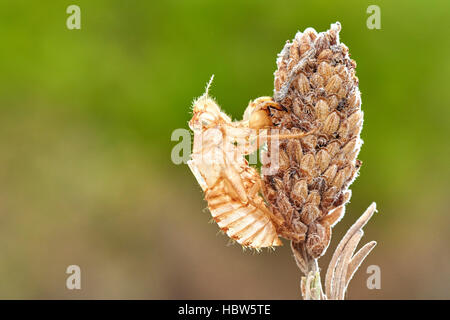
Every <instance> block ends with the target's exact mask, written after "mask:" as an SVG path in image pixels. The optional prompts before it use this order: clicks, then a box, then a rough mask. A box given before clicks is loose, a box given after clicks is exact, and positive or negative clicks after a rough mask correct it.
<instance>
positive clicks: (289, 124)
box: [263, 23, 363, 258]
mask: <svg viewBox="0 0 450 320" xmlns="http://www.w3.org/2000/svg"><path fill="white" fill-rule="evenodd" d="M340 29H341V26H340V24H339V23H336V24H333V25H331V28H330V30H328V31H326V32H322V33H319V34H318V33H317V32H315V31H314V30H313V29H307V30H305V31H304V32H303V33H301V32H299V33H297V34H296V36H295V39H294V40H293V41H292V42H288V43H287V44H286V46H285V47H284V49H283V50H282V51H281V53H280V54H279V55H278V59H277V67H278V68H277V70H276V71H275V90H274V100H275V102H277V103H279V104H280V105H281V106H283V107H284V109H283V110H274V111H273V112H271V114H270V116H271V117H272V122H273V126H274V127H276V128H279V129H285V130H286V131H284V132H286V133H287V134H289V133H293V132H296V133H298V132H304V133H308V134H307V135H306V136H304V137H302V138H299V139H295V140H291V141H288V142H283V143H282V144H281V145H280V159H282V161H280V162H281V166H280V169H279V170H278V172H276V173H275V174H273V172H272V173H271V175H265V176H263V178H264V184H268V185H269V184H270V185H273V181H274V180H273V178H279V179H281V180H280V181H281V183H282V184H283V187H282V188H278V189H277V190H283V191H282V192H283V194H282V195H280V194H277V195H276V196H274V194H273V192H271V191H270V190H271V189H270V188H264V190H268V191H265V193H266V192H267V194H266V199H267V201H268V203H269V204H270V205H271V209H272V210H273V211H274V212H279V213H280V214H282V215H283V216H285V217H286V214H285V213H283V210H288V212H289V213H288V214H287V215H289V216H290V218H291V220H285V222H284V224H283V226H282V227H280V228H279V229H277V231H278V232H279V234H280V235H281V236H282V237H285V238H288V239H291V240H293V241H299V240H298V239H301V237H300V234H297V233H296V232H297V231H296V230H297V229H298V225H299V224H298V223H302V224H301V225H300V226H302V228H300V233H301V236H305V234H306V238H305V240H304V241H305V246H306V249H307V252H308V253H309V254H310V255H311V256H312V257H313V258H317V257H319V256H320V255H322V254H323V253H324V250H325V249H326V248H327V246H328V243H329V240H330V236H331V227H330V226H323V225H321V224H320V223H319V220H320V219H321V218H322V217H325V216H326V215H327V214H328V213H329V212H330V211H332V210H334V209H336V208H337V207H339V206H342V205H344V204H345V203H346V202H347V201H348V200H349V198H350V192H349V191H348V190H347V188H348V186H349V185H350V183H351V182H352V181H353V180H354V178H355V177H356V175H357V172H358V169H359V167H360V161H359V160H357V159H356V157H357V155H358V153H359V149H360V146H361V139H360V137H359V134H360V132H361V128H362V122H363V113H362V111H361V109H360V106H361V98H360V93H359V89H358V78H357V77H356V75H355V67H356V63H355V62H354V61H353V60H351V59H350V57H349V55H348V48H347V47H346V46H345V45H344V44H342V43H341V42H340V41H339V31H340ZM286 110H287V111H286ZM267 152H268V153H270V151H267ZM283 152H284V153H283ZM285 158H286V159H289V164H287V160H286V161H285V160H283V159H285ZM286 172H296V174H295V175H289V179H286ZM277 190H276V192H281V191H277ZM284 192H285V193H284ZM280 198H282V201H281V202H280ZM287 203H289V204H290V206H288V205H287ZM294 221H296V223H297V225H295V226H294ZM304 228H306V230H304Z"/></svg>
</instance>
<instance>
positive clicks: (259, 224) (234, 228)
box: [205, 180, 281, 249]
mask: <svg viewBox="0 0 450 320" xmlns="http://www.w3.org/2000/svg"><path fill="white" fill-rule="evenodd" d="M224 190H226V189H225V185H224V181H223V180H222V181H218V182H217V183H216V184H215V185H214V186H213V187H212V188H211V189H207V190H206V191H205V199H206V201H208V208H209V210H210V211H211V215H212V216H213V218H214V220H215V221H216V222H217V224H218V225H219V227H220V228H221V229H222V231H224V232H225V233H226V234H227V235H228V236H229V237H230V238H232V239H233V240H235V241H237V242H238V243H239V244H241V245H242V246H244V247H250V248H255V249H259V248H264V247H272V246H279V245H281V241H280V239H279V238H278V236H277V232H276V230H275V226H274V224H273V222H272V220H271V219H270V217H268V216H267V214H265V213H264V212H263V211H262V210H261V209H260V208H258V207H256V206H254V205H252V204H251V203H249V202H247V203H246V204H243V203H242V202H240V201H238V200H236V199H233V198H232V197H231V196H230V195H229V194H227V193H226V192H225V191H224ZM258 197H259V196H258ZM261 200H262V199H261ZM261 205H264V203H263V202H261Z"/></svg>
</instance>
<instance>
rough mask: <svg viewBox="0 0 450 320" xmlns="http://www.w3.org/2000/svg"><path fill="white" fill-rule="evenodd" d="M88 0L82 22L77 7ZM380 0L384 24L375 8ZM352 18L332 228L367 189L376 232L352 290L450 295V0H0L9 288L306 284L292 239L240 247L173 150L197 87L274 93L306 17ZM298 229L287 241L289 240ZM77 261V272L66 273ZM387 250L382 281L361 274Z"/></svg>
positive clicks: (232, 292) (251, 288) (72, 295)
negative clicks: (349, 112) (339, 205)
mask: <svg viewBox="0 0 450 320" xmlns="http://www.w3.org/2000/svg"><path fill="white" fill-rule="evenodd" d="M70 4H77V5H79V6H80V7H81V19H82V22H81V23H82V29H81V30H68V29H67V28H66V19H67V17H68V14H66V8H67V6H68V5H70ZM371 4H376V5H379V6H380V8H381V28H382V29H381V30H369V29H368V28H367V27H366V20H367V18H368V16H369V14H367V13H366V9H367V7H368V6H369V5H371ZM335 21H340V22H341V24H342V31H341V41H342V42H344V43H345V44H346V45H347V46H348V47H349V48H350V52H351V55H352V58H353V59H355V60H356V61H357V63H358V68H357V75H358V77H359V79H360V90H361V92H362V101H363V104H362V108H363V110H364V112H365V125H364V130H363V132H362V137H363V140H364V142H365V144H364V145H363V148H362V151H361V154H360V159H361V160H362V161H363V162H364V165H363V167H362V169H361V175H360V177H359V178H358V179H357V180H356V181H355V183H354V184H353V185H352V190H353V197H352V201H351V203H350V204H349V205H348V207H347V214H346V216H345V218H344V219H343V220H342V221H341V222H340V223H339V224H338V226H337V227H336V228H335V232H334V235H333V241H332V244H331V246H330V248H329V249H328V254H327V256H326V257H324V258H322V259H321V262H320V265H321V266H322V267H323V268H325V267H326V265H327V263H328V260H329V256H330V255H331V253H332V251H333V249H334V247H335V246H336V242H337V240H338V239H340V238H341V236H342V235H343V233H344V231H345V230H346V229H347V228H348V227H349V226H350V225H351V224H352V223H353V222H354V221H355V220H356V218H357V217H358V216H359V215H360V214H361V213H362V212H363V210H364V209H365V208H366V207H367V206H368V205H369V204H370V203H371V202H372V201H376V202H377V204H378V209H379V213H378V214H377V215H375V216H374V218H373V220H372V221H371V222H370V223H369V225H367V226H366V228H365V232H366V233H365V236H364V238H363V241H365V242H367V241H368V240H372V239H376V240H377V241H378V242H379V244H378V246H377V247H376V248H375V250H374V251H373V253H372V254H371V255H370V256H369V258H368V259H367V261H366V262H365V263H364V264H363V266H362V268H361V269H360V270H359V272H358V273H357V275H356V276H355V278H354V279H353V281H352V283H351V285H350V288H349V293H348V298H349V299H357V298H368V299H395V298H399V299H419V298H424V299H431V298H437V299H449V298H450V250H449V248H448V247H449V244H450V215H449V205H450V194H449V187H450V183H449V179H450V170H449V162H450V148H449V142H448V140H447V139H449V138H450V120H449V119H450V103H449V102H450V88H449V85H450V81H449V75H450V39H449V38H450V37H449V30H450V2H449V1H444V0H443V1H434V0H433V1H432V0H430V1H420V0H415V1H339V2H338V1H283V0H282V1H262V0H247V1H234V0H233V1H223V2H219V1H214V2H213V1H200V0H191V1H164V2H163V1H159V2H154V3H153V2H151V1H144V0H141V1H137V0H134V1H133V0H128V1H124V0H116V1H112V0H94V1H92V0H91V1H87V0H85V1H75V0H73V1H19V0H3V1H1V3H0V39H1V50H0V146H1V152H0V168H1V169H0V298H8V299H9V298H27V299H28V298H37V299H41V298H50V299H53V298H62V299H66V298H68V299H77V298H105V299H108V298H124V299H128V298H136V299H145V298H150V299H151V298H158V299H173V298H193V299H194V298H201V299H213V298H214V299H222V298H224V299H228V298H230V299H231V298H233V299H241V298H249V299H260V298H264V299H297V298H299V279H300V274H299V272H298V269H297V268H296V266H295V263H294V261H293V259H292V257H291V253H290V250H289V247H288V246H287V245H285V246H284V247H281V248H278V249H277V250H276V251H275V252H270V253H268V252H266V251H264V252H263V253H261V254H254V253H252V252H250V251H246V252H243V251H242V249H241V248H240V247H239V246H237V245H232V246H227V243H228V240H227V238H226V237H225V236H223V235H221V234H218V228H217V226H216V225H214V224H209V223H208V221H209V220H210V216H209V214H208V212H207V211H205V210H204V208H205V207H206V203H205V202H204V201H203V199H202V193H201V192H200V188H199V186H198V185H197V182H196V181H195V179H194V177H193V176H192V174H191V173H190V171H189V169H188V167H187V166H186V165H183V164H182V165H178V166H176V165H174V164H173V163H172V162H171V158H170V152H171V149H172V148H173V146H174V145H175V144H176V143H177V142H176V141H175V142H173V141H171V139H170V137H171V133H172V131H173V130H174V129H175V128H187V121H188V120H189V118H190V107H191V102H192V100H193V98H194V97H196V96H199V95H200V94H202V93H203V90H204V87H205V84H206V82H207V81H208V79H209V78H210V76H211V74H213V73H214V74H215V81H214V85H213V88H212V94H213V95H214V96H215V97H217V99H218V101H219V103H220V105H221V106H222V107H223V108H224V109H225V110H226V111H227V112H228V113H229V114H231V115H232V116H233V117H234V118H240V117H241V116H242V113H243V110H244V108H245V107H246V105H247V103H248V101H249V100H250V99H252V98H256V97H258V96H262V95H271V94H272V90H273V72H274V70H275V68H276V65H275V58H276V54H277V53H278V52H279V51H280V50H281V49H282V47H283V45H284V43H285V41H286V40H288V39H292V38H293V37H294V35H295V33H296V32H297V30H304V29H305V28H307V27H314V28H315V29H316V30H318V31H324V30H326V29H328V28H329V26H330V24H331V23H333V22H335ZM285 244H288V243H285ZM71 264H76V265H79V266H80V267H81V272H82V290H79V291H77V290H73V291H70V290H67V289H66V287H65V281H66V277H67V275H66V273H65V270H66V268H67V266H68V265H71ZM371 264H376V265H379V266H380V268H381V276H382V282H381V290H369V289H367V287H366V279H367V278H368V276H369V275H368V274H367V273H366V269H367V266H369V265H371Z"/></svg>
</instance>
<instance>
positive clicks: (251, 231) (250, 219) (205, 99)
mask: <svg viewBox="0 0 450 320" xmlns="http://www.w3.org/2000/svg"><path fill="white" fill-rule="evenodd" d="M208 87H209V84H208ZM208 87H207V89H206V92H205V94H203V95H202V96H201V97H200V98H198V99H197V100H195V101H194V103H193V116H192V119H191V120H190V121H189V127H190V128H191V130H192V131H193V133H194V143H193V150H192V153H191V159H190V160H189V161H188V166H189V168H190V169H191V171H192V173H193V174H194V176H195V178H196V179H197V181H198V183H199V185H200V187H201V188H202V190H203V191H204V193H205V200H206V201H207V202H208V208H209V210H210V212H211V215H212V217H213V219H214V220H215V221H216V222H217V224H218V225H219V227H220V228H221V229H222V231H224V232H225V233H226V234H227V235H228V236H229V237H230V238H231V239H233V240H235V241H237V242H238V243H239V244H241V245H242V246H243V247H250V248H255V249H260V248H264V247H273V246H279V245H282V243H281V241H280V239H279V237H278V232H277V231H278V230H279V229H280V228H282V227H281V224H282V223H283V222H282V219H281V218H280V217H277V216H275V215H274V214H273V213H272V212H271V210H270V209H269V208H268V207H267V205H266V203H265V201H264V199H263V197H262V196H261V194H260V191H261V188H262V184H261V178H260V174H259V172H258V171H257V170H256V169H255V168H253V167H251V166H250V165H249V163H248V161H247V160H246V159H245V156H246V155H249V154H251V153H253V152H255V151H256V150H257V149H258V148H259V147H260V146H261V145H262V144H263V143H265V142H266V141H267V140H269V139H289V138H299V137H301V136H304V135H305V133H301V134H295V135H279V134H277V135H272V134H270V129H269V128H270V127H271V125H272V123H271V120H270V117H269V116H268V112H269V111H270V108H281V107H280V106H279V105H278V104H277V103H276V102H274V101H273V100H272V98H271V97H261V98H258V99H256V100H254V101H252V102H250V104H249V106H248V107H247V109H246V111H245V113H244V117H243V120H242V121H234V122H233V121H232V120H231V118H230V117H229V116H228V115H226V114H225V113H224V112H222V111H221V109H220V107H219V106H218V105H217V103H216V102H215V101H214V99H212V98H211V97H210V96H209V95H208Z"/></svg>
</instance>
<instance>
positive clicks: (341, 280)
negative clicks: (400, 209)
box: [291, 203, 376, 300]
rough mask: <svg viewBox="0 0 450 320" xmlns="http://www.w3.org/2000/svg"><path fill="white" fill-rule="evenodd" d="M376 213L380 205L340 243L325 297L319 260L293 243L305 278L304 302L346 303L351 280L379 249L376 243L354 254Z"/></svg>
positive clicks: (332, 260)
mask: <svg viewBox="0 0 450 320" xmlns="http://www.w3.org/2000/svg"><path fill="white" fill-rule="evenodd" d="M375 212H376V204H375V203H372V204H371V205H370V206H369V208H367V210H366V211H365V212H364V213H363V214H362V215H361V217H360V218H359V219H358V220H357V221H356V222H355V223H354V224H353V225H352V226H351V227H350V229H349V230H348V231H347V233H346V234H345V235H344V237H343V238H342V240H341V241H340V242H339V244H338V246H337V248H336V250H335V252H334V254H333V257H332V258H331V261H330V264H329V266H328V269H327V273H326V276H325V293H323V292H322V285H321V280H320V271H319V269H318V266H317V259H313V258H312V257H310V256H309V255H308V254H307V252H306V249H305V247H304V244H303V243H294V242H292V243H291V248H292V251H293V253H294V258H295V261H296V263H297V266H298V267H299V269H300V270H301V271H302V273H303V274H304V275H305V276H304V277H302V280H301V293H302V296H303V299H305V300H325V299H329V300H343V299H344V297H345V292H346V290H347V287H348V284H349V283H350V280H351V279H352V277H353V275H354V274H355V272H356V270H358V268H359V266H360V265H361V263H362V262H363V261H364V259H365V258H366V257H367V255H368V254H369V253H370V252H371V251H372V249H373V248H374V247H375V245H376V242H375V241H371V242H369V243H367V244H365V245H364V246H363V247H362V248H361V249H360V250H359V251H358V252H357V253H356V254H354V253H355V250H356V247H357V246H358V244H359V242H360V241H361V238H362V236H363V234H364V232H363V230H362V228H363V227H364V226H365V225H366V224H367V222H368V221H369V220H370V218H371V217H372V216H373V214H374V213H375Z"/></svg>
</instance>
